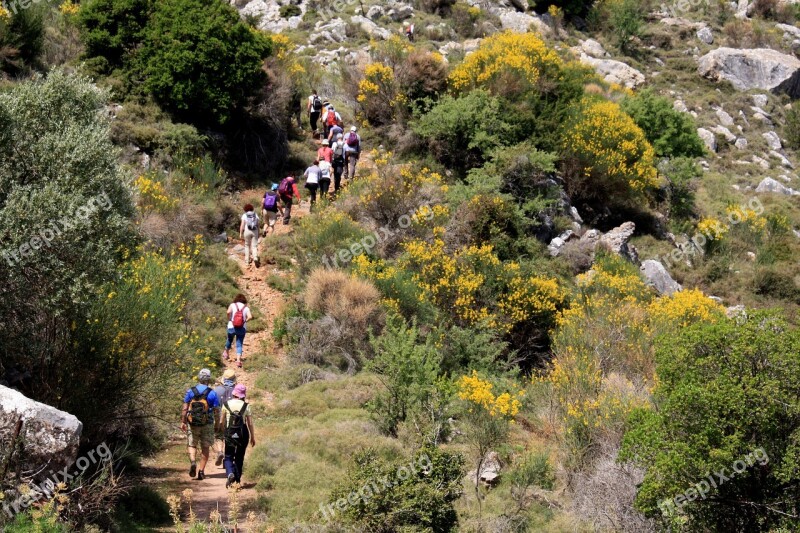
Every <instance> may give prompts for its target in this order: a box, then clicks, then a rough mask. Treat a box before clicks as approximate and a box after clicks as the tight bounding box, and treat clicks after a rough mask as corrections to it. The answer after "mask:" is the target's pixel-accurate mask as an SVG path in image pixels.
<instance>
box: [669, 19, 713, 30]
mask: <svg viewBox="0 0 800 533" xmlns="http://www.w3.org/2000/svg"><path fill="white" fill-rule="evenodd" d="M660 22H661V24H663V25H665V26H674V27H677V28H686V29H690V30H702V29H703V28H705V27H707V26H706V23H705V22H694V21H692V20H689V19H685V18H683V17H665V18H662V19H661V21H660Z"/></svg>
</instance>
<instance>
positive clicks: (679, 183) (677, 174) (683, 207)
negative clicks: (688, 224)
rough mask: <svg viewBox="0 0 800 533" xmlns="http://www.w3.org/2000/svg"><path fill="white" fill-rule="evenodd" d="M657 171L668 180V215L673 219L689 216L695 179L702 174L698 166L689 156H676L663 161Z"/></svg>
mask: <svg viewBox="0 0 800 533" xmlns="http://www.w3.org/2000/svg"><path fill="white" fill-rule="evenodd" d="M659 171H660V172H661V174H662V175H663V176H664V177H666V179H667V181H668V182H669V185H668V186H667V194H668V201H669V216H670V217H672V218H673V219H686V218H689V217H690V216H691V215H692V213H693V212H694V197H695V194H694V191H695V186H696V185H695V181H696V180H697V179H698V178H699V177H700V176H701V174H702V171H701V170H700V167H699V166H697V164H696V163H695V162H694V160H693V159H691V158H688V157H677V158H675V159H669V160H665V161H663V162H662V163H661V164H660V165H659Z"/></svg>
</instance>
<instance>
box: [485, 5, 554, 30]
mask: <svg viewBox="0 0 800 533" xmlns="http://www.w3.org/2000/svg"><path fill="white" fill-rule="evenodd" d="M495 14H496V15H497V17H498V18H499V19H500V24H501V25H502V27H503V29H504V30H506V31H513V32H514V33H528V32H529V31H536V32H538V33H541V34H548V33H550V32H551V31H552V30H551V29H550V26H548V25H547V24H545V23H544V22H543V21H542V19H540V18H539V17H534V16H532V15H528V14H527V13H520V12H519V11H516V10H512V9H499V10H498V11H497V12H496V13H495Z"/></svg>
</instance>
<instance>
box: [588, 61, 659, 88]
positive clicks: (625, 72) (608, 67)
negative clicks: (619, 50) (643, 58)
mask: <svg viewBox="0 0 800 533" xmlns="http://www.w3.org/2000/svg"><path fill="white" fill-rule="evenodd" d="M579 61H580V62H581V63H583V64H584V65H589V66H590V67H592V68H593V69H594V70H595V71H596V72H597V73H598V74H600V75H601V76H603V79H604V80H605V81H607V82H608V83H617V84H619V85H624V86H625V87H627V88H629V89H635V88H636V87H638V86H639V85H641V84H643V83H644V82H645V78H644V74H642V73H641V72H639V71H638V70H636V69H635V68H633V67H631V66H630V65H627V64H626V63H623V62H622V61H617V60H615V59H597V58H594V57H590V56H588V55H586V54H584V53H581V55H580V57H579Z"/></svg>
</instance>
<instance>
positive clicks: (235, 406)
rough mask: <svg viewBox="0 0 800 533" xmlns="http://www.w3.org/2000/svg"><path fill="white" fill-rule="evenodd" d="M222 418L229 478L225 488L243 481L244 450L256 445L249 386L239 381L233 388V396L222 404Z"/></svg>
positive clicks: (226, 470) (226, 471)
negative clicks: (248, 401) (248, 396)
mask: <svg viewBox="0 0 800 533" xmlns="http://www.w3.org/2000/svg"><path fill="white" fill-rule="evenodd" d="M222 419H223V423H224V424H225V473H226V474H227V475H228V479H227V481H226V483H225V488H228V487H230V486H231V485H232V484H234V483H241V482H242V469H243V468H244V452H245V451H246V450H247V445H248V443H249V444H250V446H255V445H256V432H255V430H254V429H253V418H252V416H251V415H250V406H249V405H248V404H247V387H245V386H244V385H243V384H242V383H238V384H237V385H236V386H235V387H234V388H233V398H231V399H230V400H228V401H226V402H225V403H224V404H223V406H222Z"/></svg>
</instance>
